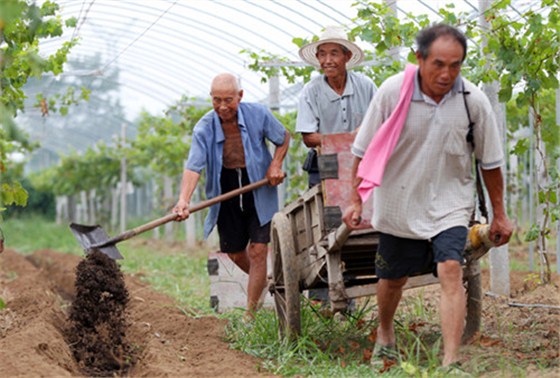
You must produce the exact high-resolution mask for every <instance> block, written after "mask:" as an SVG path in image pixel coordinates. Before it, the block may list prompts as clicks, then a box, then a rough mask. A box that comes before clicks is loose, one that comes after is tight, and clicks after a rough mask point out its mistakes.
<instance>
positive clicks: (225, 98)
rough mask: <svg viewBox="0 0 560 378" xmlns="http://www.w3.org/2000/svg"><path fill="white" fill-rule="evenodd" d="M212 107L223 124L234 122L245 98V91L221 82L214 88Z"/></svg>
mask: <svg viewBox="0 0 560 378" xmlns="http://www.w3.org/2000/svg"><path fill="white" fill-rule="evenodd" d="M210 96H212V106H213V107H214V110H215V111H216V113H218V117H220V119H221V120H222V122H229V121H233V120H235V119H236V117H237V108H238V107H239V103H240V102H241V98H242V97H243V90H238V89H237V88H236V87H235V86H234V85H231V83H228V82H219V83H216V84H215V85H214V86H213V87H212V91H211V92H210Z"/></svg>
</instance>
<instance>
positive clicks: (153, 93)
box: [21, 0, 530, 151]
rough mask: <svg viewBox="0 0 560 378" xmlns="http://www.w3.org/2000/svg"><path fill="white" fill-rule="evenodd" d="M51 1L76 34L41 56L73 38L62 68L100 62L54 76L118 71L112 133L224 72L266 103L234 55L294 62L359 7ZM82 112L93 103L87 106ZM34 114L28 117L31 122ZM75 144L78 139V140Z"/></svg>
mask: <svg viewBox="0 0 560 378" xmlns="http://www.w3.org/2000/svg"><path fill="white" fill-rule="evenodd" d="M54 1H55V2H56V3H57V4H59V5H60V15H61V17H62V19H63V20H65V19H68V18H70V17H75V18H76V19H77V27H76V28H68V29H67V30H66V31H65V33H64V34H63V35H62V36H61V37H59V38H53V39H49V40H46V41H43V42H41V44H40V53H41V54H42V55H49V54H52V53H54V52H55V51H56V50H57V49H58V48H59V47H60V46H61V45H62V43H63V42H66V41H70V40H72V39H73V38H78V40H79V44H78V45H77V46H76V47H74V48H73V49H72V51H71V53H70V55H69V57H68V59H69V61H72V60H84V59H86V60H92V57H94V56H96V54H98V55H99V56H100V64H99V65H98V66H97V67H94V68H92V69H88V70H77V71H72V70H66V71H65V72H64V73H63V74H62V75H61V76H64V77H65V79H70V78H72V77H76V78H78V77H79V78H80V79H81V80H82V83H83V82H86V83H88V82H90V83H93V81H94V80H95V79H96V78H100V77H106V76H107V75H108V72H110V71H111V70H114V69H115V68H118V70H119V75H120V76H119V78H118V83H117V84H118V85H119V94H118V99H119V101H120V103H121V104H122V105H123V106H124V114H120V115H116V114H115V115H114V117H115V118H116V119H109V118H110V117H111V114H107V115H105V116H106V117H107V118H108V119H107V123H111V124H116V125H117V128H119V126H120V125H121V124H123V123H126V124H129V125H130V124H131V122H132V121H133V120H134V118H135V117H136V116H137V115H138V113H139V111H140V110H142V109H146V110H148V111H149V112H150V113H152V114H154V115H162V111H164V110H165V109H166V108H167V107H168V106H170V105H172V104H174V103H175V102H176V101H178V100H179V99H180V98H181V96H183V95H186V96H188V97H198V98H204V99H206V98H208V92H209V86H210V82H211V80H212V78H213V77H214V76H215V75H216V74H218V73H221V72H225V71H228V72H231V73H234V74H235V75H237V76H238V77H239V79H240V81H241V83H242V86H243V89H244V94H245V95H244V101H260V102H265V103H266V102H267V101H268V93H269V87H268V84H265V83H262V82H261V76H260V75H259V74H257V73H254V72H253V71H251V70H250V69H249V68H248V67H247V65H248V64H249V63H251V62H250V59H249V57H248V55H247V54H242V53H240V51H241V50H244V49H247V50H251V51H255V52H260V51H262V50H266V51H267V52H270V53H274V54H278V55H280V56H282V57H286V58H288V59H290V60H292V61H294V62H300V59H299V57H298V55H297V46H296V45H295V44H294V43H293V42H292V39H293V38H294V37H300V38H311V37H312V36H313V35H319V34H320V33H321V31H322V29H323V28H324V27H325V26H327V25H343V26H346V27H348V28H351V27H353V26H354V22H353V18H354V17H355V16H356V14H357V8H356V7H353V5H355V3H356V2H357V0H54ZM379 1H381V0H379ZM519 1H520V2H522V3H523V2H526V0H519ZM40 2H41V1H38V3H40ZM385 2H386V3H391V2H392V0H385ZM447 3H449V0H398V1H397V2H396V4H397V8H398V10H399V13H400V12H405V11H406V12H413V13H417V14H426V15H428V16H429V17H430V18H433V20H438V18H439V16H438V14H437V9H438V8H440V7H443V6H445V4H447ZM453 3H454V4H455V7H456V9H457V10H464V11H470V12H473V13H474V14H475V13H476V10H477V8H476V6H477V4H478V0H460V1H454V2H453ZM529 3H530V1H529ZM359 43H361V42H359ZM362 45H363V44H362ZM364 47H367V46H364ZM300 63H301V62H300ZM46 79H47V80H43V81H42V82H44V83H43V84H40V85H39V88H37V86H36V87H34V90H36V91H45V90H46V91H47V94H48V92H49V86H51V85H52V84H50V83H52V82H53V81H54V80H53V78H52V75H51V77H50V78H49V77H47V78H46ZM41 85H44V87H45V88H41V87H40V86H41ZM86 85H87V84H86ZM288 87H289V85H288V83H286V82H283V81H281V84H280V91H281V92H283V93H284V98H282V99H281V100H282V101H289V102H291V104H292V106H293V104H295V102H296V101H297V96H298V92H297V90H294V89H292V90H291V91H288ZM295 89H297V88H295ZM288 93H289V94H288ZM27 95H28V96H29V98H30V100H31V99H33V98H34V96H35V93H33V91H30V93H27ZM288 97H290V98H288ZM27 104H29V105H27ZM27 104H26V111H25V113H26V114H25V115H24V116H23V117H21V118H22V119H21V123H22V124H23V125H24V127H25V128H26V129H27V130H28V131H29V132H30V133H31V134H32V139H34V140H41V142H42V145H43V147H44V148H48V149H50V150H51V151H60V150H65V149H66V148H64V147H66V145H67V142H68V141H69V140H68V139H67V138H64V139H66V140H65V141H61V140H60V138H54V136H53V137H52V138H49V136H50V132H49V131H48V130H49V126H48V123H51V124H54V125H55V126H54V127H59V128H64V126H62V125H63V124H64V122H65V121H64V120H63V119H60V117H61V116H60V115H57V114H56V113H53V114H51V115H49V117H48V118H49V119H45V118H43V120H42V121H41V122H42V123H44V124H47V125H44V127H43V128H42V129H39V130H43V131H42V134H41V135H40V136H37V135H33V134H36V133H37V130H38V128H37V127H36V126H34V124H36V123H37V121H36V120H37V119H41V118H40V111H39V109H37V108H36V107H34V106H33V105H32V104H31V101H29V102H28V103H27ZM207 104H208V105H209V102H208V103H207ZM87 106H93V107H94V106H96V104H95V103H93V101H92V103H90V104H89V105H87ZM26 117H28V119H27V120H25V118H26ZM29 117H31V118H29ZM33 117H34V119H35V120H31V121H29V119H33ZM116 132H117V133H118V130H117V131H116ZM72 133H73V134H72V137H73V139H72V143H73V144H74V146H73V147H76V145H84V144H93V143H95V142H97V141H98V140H99V139H105V140H106V139H107V136H106V135H105V134H106V133H103V134H104V135H101V134H102V132H101V131H98V130H90V129H87V128H85V129H84V128H82V129H80V130H73V131H72ZM78 137H82V140H80V141H79V142H76V141H75V139H76V138H78ZM50 139H53V140H50ZM49 141H50V142H49ZM51 142H52V143H51ZM49 143H51V145H49Z"/></svg>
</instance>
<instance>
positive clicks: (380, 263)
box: [375, 226, 468, 279]
mask: <svg viewBox="0 0 560 378" xmlns="http://www.w3.org/2000/svg"><path fill="white" fill-rule="evenodd" d="M467 231H468V230H467V228H466V227H461V226H458V227H452V228H450V229H447V230H445V231H442V232H441V233H439V234H438V235H436V236H434V237H433V238H432V239H430V240H415V239H406V238H399V237H397V236H393V235H389V234H384V233H381V235H380V237H379V247H378V249H377V254H376V256H375V274H376V275H377V276H378V277H379V278H387V279H398V278H402V277H409V276H413V275H416V274H421V273H429V272H435V268H436V265H437V263H440V262H444V261H447V260H456V261H459V262H460V263H463V262H464V258H463V251H464V249H465V243H466V241H467Z"/></svg>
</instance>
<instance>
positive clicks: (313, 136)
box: [301, 133, 321, 148]
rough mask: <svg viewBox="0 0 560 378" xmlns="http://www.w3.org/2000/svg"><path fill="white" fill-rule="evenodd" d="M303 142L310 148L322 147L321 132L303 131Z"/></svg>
mask: <svg viewBox="0 0 560 378" xmlns="http://www.w3.org/2000/svg"><path fill="white" fill-rule="evenodd" d="M301 136H302V138H303V143H305V145H306V146H307V147H309V148H313V147H320V146H321V134H320V133H302V134H301Z"/></svg>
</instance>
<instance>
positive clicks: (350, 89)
mask: <svg viewBox="0 0 560 378" xmlns="http://www.w3.org/2000/svg"><path fill="white" fill-rule="evenodd" d="M322 85H323V93H326V95H327V99H328V100H329V101H331V102H333V101H336V100H338V99H340V98H341V97H344V96H351V95H353V94H354V85H353V84H352V80H350V75H349V74H348V72H346V84H345V86H344V92H343V93H342V96H339V94H338V93H336V92H335V91H334V89H332V88H331V87H330V85H329V83H327V77H326V76H325V75H323V81H322Z"/></svg>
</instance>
